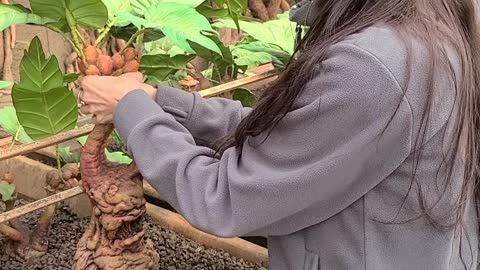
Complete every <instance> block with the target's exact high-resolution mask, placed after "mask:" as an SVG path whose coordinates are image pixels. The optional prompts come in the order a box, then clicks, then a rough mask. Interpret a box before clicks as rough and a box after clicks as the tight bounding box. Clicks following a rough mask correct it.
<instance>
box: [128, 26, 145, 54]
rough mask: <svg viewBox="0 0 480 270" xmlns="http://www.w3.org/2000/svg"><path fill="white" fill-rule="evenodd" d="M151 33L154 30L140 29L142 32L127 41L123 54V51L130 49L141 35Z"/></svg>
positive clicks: (136, 33)
mask: <svg viewBox="0 0 480 270" xmlns="http://www.w3.org/2000/svg"><path fill="white" fill-rule="evenodd" d="M150 31H152V29H149V28H143V29H140V30H138V31H137V32H135V34H133V35H132V36H131V37H130V39H129V40H128V41H127V44H126V45H125V48H123V49H122V51H121V52H122V53H123V51H125V49H126V48H128V47H130V45H132V44H133V42H135V41H136V40H137V37H138V36H139V35H142V34H145V33H148V32H150Z"/></svg>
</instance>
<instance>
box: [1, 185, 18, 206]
mask: <svg viewBox="0 0 480 270" xmlns="http://www.w3.org/2000/svg"><path fill="white" fill-rule="evenodd" d="M14 193H15V186H14V185H9V184H0V195H1V197H2V198H1V199H2V201H4V202H6V201H9V200H11V199H12V196H13V194H14Z"/></svg>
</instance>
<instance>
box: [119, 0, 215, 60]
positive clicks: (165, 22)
mask: <svg viewBox="0 0 480 270" xmlns="http://www.w3.org/2000/svg"><path fill="white" fill-rule="evenodd" d="M118 16H119V17H120V18H122V19H125V20H128V21H129V22H131V23H132V24H134V25H135V26H136V27H138V28H142V27H146V28H155V29H159V30H160V31H162V32H163V34H165V36H167V37H168V38H169V39H170V40H171V41H172V42H173V43H175V45H177V46H178V47H180V48H181V49H183V50H184V51H186V52H189V53H193V52H194V51H193V49H192V48H191V47H190V45H189V43H188V41H192V42H195V43H197V44H199V45H201V46H203V47H205V48H207V49H209V50H212V51H214V52H217V53H219V54H221V52H220V49H219V48H218V46H217V44H215V42H213V41H212V40H211V39H210V38H208V37H206V36H205V35H203V33H206V32H210V33H213V32H214V30H213V29H212V27H211V25H210V23H209V21H208V20H207V18H205V17H204V16H202V15H201V14H200V13H198V12H197V11H196V10H195V9H194V8H192V7H189V6H186V5H181V4H177V3H158V4H155V5H153V6H150V7H149V8H148V9H147V10H146V11H145V14H144V18H142V17H140V16H136V15H132V14H131V13H128V12H122V13H120V14H119V15H118Z"/></svg>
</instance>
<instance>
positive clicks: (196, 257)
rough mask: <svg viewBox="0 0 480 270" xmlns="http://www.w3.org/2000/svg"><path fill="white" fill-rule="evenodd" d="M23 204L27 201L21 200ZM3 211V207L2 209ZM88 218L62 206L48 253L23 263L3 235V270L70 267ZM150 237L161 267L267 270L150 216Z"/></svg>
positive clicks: (31, 216)
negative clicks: (9, 251)
mask: <svg viewBox="0 0 480 270" xmlns="http://www.w3.org/2000/svg"><path fill="white" fill-rule="evenodd" d="M17 203H18V204H19V205H21V204H25V203H26V201H25V200H19V201H17ZM2 211H3V210H2ZM39 214H40V212H39V211H36V212H33V213H30V214H28V215H26V216H25V217H24V219H25V222H26V223H27V224H28V225H29V226H32V227H33V226H34V225H35V222H36V219H37V217H38V216H39ZM87 223H88V219H86V218H81V219H79V218H78V217H77V216H76V215H75V214H73V213H72V212H71V211H70V209H69V208H68V207H67V206H65V205H62V206H61V207H60V208H59V209H58V211H57V215H56V217H55V222H54V223H53V224H52V226H51V229H50V236H51V237H50V243H49V250H48V253H47V254H45V255H44V256H42V257H39V258H34V259H31V260H30V261H28V262H22V261H21V260H19V259H17V258H12V257H9V256H8V255H6V254H5V252H4V250H3V249H4V248H5V244H6V238H5V237H3V236H0V265H1V267H0V268H1V269H2V270H70V268H71V265H72V263H73V255H74V254H75V248H76V244H77V242H78V240H79V239H80V237H81V235H82V233H83V228H84V227H85V226H86V225H87ZM146 226H147V236H148V237H149V238H150V239H151V240H152V241H153V242H154V246H155V248H156V249H157V251H158V253H159V254H160V267H159V270H160V269H161V270H163V269H165V270H176V269H180V270H190V269H192V270H195V269H202V270H204V269H205V270H222V269H225V270H226V269H249V270H266V268H265V267H262V266H259V265H255V264H252V263H249V262H246V261H244V260H243V259H239V258H235V257H233V256H230V255H229V254H228V253H226V252H223V251H218V250H214V249H209V248H206V247H204V246H202V245H200V244H199V243H197V242H194V241H192V240H190V239H187V238H185V237H183V236H181V235H178V234H176V233H174V232H171V231H168V230H165V229H163V228H161V227H159V226H158V225H156V224H154V223H153V222H152V221H151V219H150V218H149V217H147V225H146Z"/></svg>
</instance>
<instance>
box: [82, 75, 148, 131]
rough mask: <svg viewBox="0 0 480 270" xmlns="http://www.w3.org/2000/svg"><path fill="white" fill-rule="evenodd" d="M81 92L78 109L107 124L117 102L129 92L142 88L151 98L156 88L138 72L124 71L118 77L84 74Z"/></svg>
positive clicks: (96, 120)
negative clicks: (80, 102)
mask: <svg viewBox="0 0 480 270" xmlns="http://www.w3.org/2000/svg"><path fill="white" fill-rule="evenodd" d="M81 87H82V92H80V94H79V98H80V99H81V101H82V102H83V103H84V105H83V106H82V107H81V108H80V111H81V112H82V113H84V114H93V115H94V120H95V122H96V123H98V124H108V123H111V122H112V121H113V114H114V113H115V109H116V108H117V104H118V102H119V101H120V100H121V99H122V98H123V97H124V96H125V95H126V94H128V93H129V92H131V91H133V90H137V89H143V90H145V92H147V93H148V94H149V95H150V96H151V97H152V98H154V97H155V95H156V93H157V89H156V88H155V87H152V86H150V85H148V84H145V83H143V75H142V74H141V73H140V72H135V73H126V74H123V75H121V76H118V77H111V76H86V77H84V78H83V79H82V80H81Z"/></svg>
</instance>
